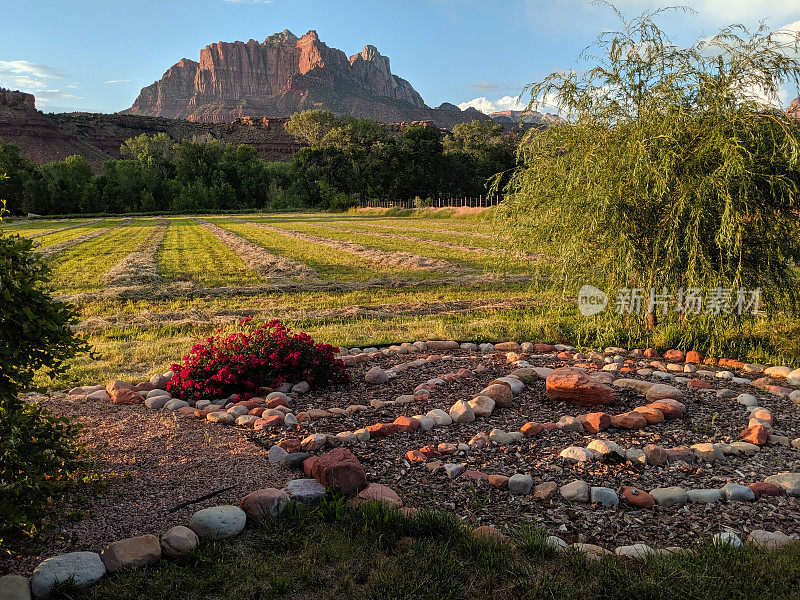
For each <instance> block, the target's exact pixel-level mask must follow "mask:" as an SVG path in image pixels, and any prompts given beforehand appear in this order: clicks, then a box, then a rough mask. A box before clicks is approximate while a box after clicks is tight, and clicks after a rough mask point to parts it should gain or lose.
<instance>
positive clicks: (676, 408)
mask: <svg viewBox="0 0 800 600" xmlns="http://www.w3.org/2000/svg"><path fill="white" fill-rule="evenodd" d="M646 406H647V408H655V409H656V410H660V411H661V413H662V414H663V415H664V417H665V418H667V419H680V418H682V417H683V416H684V415H685V414H686V405H685V404H684V403H683V402H678V401H677V400H672V399H671V398H664V399H663V400H656V401H655V402H651V403H650V404H647V405H646Z"/></svg>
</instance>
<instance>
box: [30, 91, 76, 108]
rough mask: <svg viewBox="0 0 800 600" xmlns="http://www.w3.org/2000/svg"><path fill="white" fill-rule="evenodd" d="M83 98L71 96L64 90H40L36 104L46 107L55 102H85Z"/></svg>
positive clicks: (37, 93)
mask: <svg viewBox="0 0 800 600" xmlns="http://www.w3.org/2000/svg"><path fill="white" fill-rule="evenodd" d="M83 99H84V97H83V96H76V95H75V94H69V93H67V92H65V91H63V90H39V91H37V92H36V103H37V104H42V105H46V104H48V103H49V102H51V101H53V100H83Z"/></svg>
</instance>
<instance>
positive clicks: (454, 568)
mask: <svg viewBox="0 0 800 600" xmlns="http://www.w3.org/2000/svg"><path fill="white" fill-rule="evenodd" d="M798 585H800V545H798V544H794V545H793V546H791V547H788V548H784V549H781V550H778V551H764V550H759V549H756V548H753V547H750V546H743V547H740V548H733V547H730V546H719V545H713V544H711V543H708V542H705V543H702V544H700V545H698V546H696V547H694V548H692V549H690V550H689V551H687V552H686V553H683V554H674V555H665V556H661V555H659V556H652V557H649V558H648V559H647V561H645V562H644V563H639V562H636V561H631V560H622V559H618V558H615V557H606V558H603V559H600V560H592V559H587V558H586V557H585V556H584V555H582V554H580V553H578V552H575V551H572V550H569V551H565V552H559V551H557V550H556V549H555V548H554V547H552V546H550V545H548V544H547V542H546V538H545V534H544V532H542V531H540V530H537V529H535V528H533V527H530V526H524V527H523V528H522V529H521V530H520V531H518V532H516V533H515V534H513V535H511V536H510V538H509V539H508V540H507V541H488V540H486V539H483V538H477V537H475V536H474V535H473V534H472V532H471V530H470V529H469V528H468V527H466V526H464V525H463V524H461V522H460V521H459V520H458V519H456V518H455V517H453V516H451V515H449V514H446V513H441V512H427V511H422V512H420V513H419V514H417V515H413V516H404V515H402V514H401V513H400V512H399V511H397V510H394V509H387V508H386V507H384V506H383V505H379V504H363V505H361V506H359V507H358V508H356V509H347V508H343V506H342V503H341V502H340V500H339V499H337V498H336V497H330V496H329V497H328V498H326V500H325V501H324V502H323V503H322V505H320V506H319V507H318V508H316V509H314V510H308V509H305V508H302V507H297V506H293V507H290V509H289V510H287V511H285V512H284V514H283V515H281V516H280V517H278V518H275V519H265V520H263V521H260V522H258V523H256V524H255V525H253V526H251V527H248V529H247V530H246V531H245V532H244V533H243V534H241V535H240V536H238V537H236V538H233V539H230V540H224V541H218V542H204V543H202V544H201V545H200V546H199V547H198V548H197V549H196V550H194V551H193V552H191V553H189V554H187V555H185V556H184V557H182V558H180V559H177V560H162V561H161V562H159V563H158V564H156V565H154V566H151V567H148V568H142V569H135V570H128V571H123V572H118V573H115V574H114V575H112V576H110V577H108V578H106V579H104V580H103V581H101V582H100V583H99V584H98V585H97V586H95V587H94V588H92V589H89V590H78V589H75V588H74V587H72V586H69V585H64V586H61V587H60V588H59V589H57V590H56V591H54V593H53V595H52V597H53V598H64V599H70V600H72V599H85V598H86V599H88V598H92V599H108V600H128V599H130V600H133V599H139V598H147V599H162V598H163V599H170V600H173V599H181V600H183V599H186V600H194V599H197V600H201V599H220V600H223V599H224V600H253V599H272V598H291V599H317V598H319V599H330V600H342V599H343V598H354V599H360V598H370V599H379V598H380V599H383V598H385V599H393V598H397V599H400V598H404V599H405V598H413V599H431V600H441V599H460V598H464V599H473V598H487V599H488V598H491V599H495V600H496V599H506V598H509V599H510V598H547V599H570V600H572V599H574V600H585V599H590V598H602V599H607V600H616V599H619V600H622V599H627V598H636V599H637V600H647V599H654V600H656V599H663V600H676V599H686V600H689V599H692V600H694V599H702V600H706V599H707V600H712V599H717V598H719V599H726V600H727V599H749V598H758V599H759V600H765V599H773V598H774V599H776V600H777V599H786V598H797V597H798Z"/></svg>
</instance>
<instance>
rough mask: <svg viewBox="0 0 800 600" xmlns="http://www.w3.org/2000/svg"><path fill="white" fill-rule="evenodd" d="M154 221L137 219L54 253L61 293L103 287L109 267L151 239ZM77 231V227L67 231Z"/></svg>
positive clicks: (55, 268)
mask: <svg viewBox="0 0 800 600" xmlns="http://www.w3.org/2000/svg"><path fill="white" fill-rule="evenodd" d="M153 225H154V222H153V221H147V220H137V221H133V222H132V223H131V224H130V225H128V226H125V227H116V228H114V229H112V230H111V231H109V232H108V233H105V234H103V235H100V236H98V237H96V238H93V239H91V240H89V241H87V242H84V243H81V244H78V245H76V246H73V247H72V248H68V249H67V250H65V251H64V252H60V253H58V254H57V255H55V256H54V257H53V285H54V287H55V288H56V290H57V291H58V292H61V293H67V292H81V291H87V290H93V289H99V288H101V287H102V286H103V285H104V276H105V273H106V271H108V270H109V269H110V268H111V267H113V266H114V265H116V264H117V263H118V262H119V261H120V260H122V259H123V258H125V257H126V256H127V255H128V254H130V253H131V252H133V251H134V250H135V249H136V247H137V246H138V245H139V244H141V243H142V242H143V241H144V240H145V239H147V236H148V235H150V232H151V231H152V229H153ZM106 226H108V224H107V225H106ZM73 231H75V230H69V231H64V232H63V233H72V232H73ZM56 235H60V234H56Z"/></svg>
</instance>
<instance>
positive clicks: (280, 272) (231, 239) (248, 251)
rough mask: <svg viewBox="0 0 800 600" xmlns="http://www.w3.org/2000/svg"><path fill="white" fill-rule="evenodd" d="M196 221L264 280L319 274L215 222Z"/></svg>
mask: <svg viewBox="0 0 800 600" xmlns="http://www.w3.org/2000/svg"><path fill="white" fill-rule="evenodd" d="M198 222H199V223H200V224H201V225H202V226H203V227H205V228H206V229H208V230H209V231H210V232H211V233H213V234H214V235H215V236H216V237H217V239H219V240H220V241H221V242H223V243H224V244H226V245H227V246H228V247H229V248H230V249H231V250H233V251H234V252H236V254H237V255H239V257H240V258H241V259H242V260H243V261H244V263H245V264H246V265H247V266H248V267H249V268H250V269H251V270H253V271H256V272H257V273H259V274H260V275H261V276H262V277H263V278H264V279H266V280H270V279H273V278H277V279H285V278H287V277H288V278H294V279H319V274H318V273H317V272H316V271H315V270H314V269H312V268H311V267H309V266H308V265H304V264H302V263H299V262H296V261H293V260H288V259H286V258H283V257H279V256H275V255H274V254H270V253H269V252H267V251H266V250H265V249H264V248H263V247H262V246H259V245H257V244H254V243H253V242H250V241H248V240H246V239H244V238H243V237H241V236H239V235H237V234H235V233H233V232H232V231H228V230H227V229H223V228H221V227H220V226H219V225H217V224H216V223H212V222H210V221H207V220H205V219H198Z"/></svg>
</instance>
